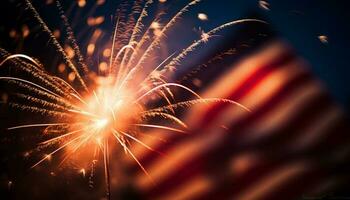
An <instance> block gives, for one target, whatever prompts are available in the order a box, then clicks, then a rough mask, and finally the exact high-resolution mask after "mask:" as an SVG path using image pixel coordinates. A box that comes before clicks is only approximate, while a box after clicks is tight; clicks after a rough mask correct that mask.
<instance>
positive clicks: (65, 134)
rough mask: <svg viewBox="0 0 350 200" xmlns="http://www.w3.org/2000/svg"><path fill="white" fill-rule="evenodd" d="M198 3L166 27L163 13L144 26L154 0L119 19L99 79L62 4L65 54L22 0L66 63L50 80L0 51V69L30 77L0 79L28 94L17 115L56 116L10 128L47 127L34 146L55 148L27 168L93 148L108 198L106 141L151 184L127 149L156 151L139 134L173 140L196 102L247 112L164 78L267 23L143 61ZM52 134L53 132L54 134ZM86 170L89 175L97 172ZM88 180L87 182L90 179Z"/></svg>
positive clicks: (33, 63) (30, 62) (93, 21)
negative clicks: (201, 52) (220, 41)
mask: <svg viewBox="0 0 350 200" xmlns="http://www.w3.org/2000/svg"><path fill="white" fill-rule="evenodd" d="M159 2H161V3H163V2H165V1H160V0H159ZM199 2H200V0H192V1H190V2H189V3H188V4H186V5H185V6H184V7H183V8H182V9H180V10H179V11H178V12H177V13H176V14H175V15H174V16H172V17H170V18H169V21H168V22H165V23H164V24H163V21H162V24H160V22H159V21H160V20H159V18H158V16H161V15H158V16H156V17H154V19H151V23H150V24H149V25H148V26H146V25H145V24H144V22H145V21H147V20H148V19H146V18H147V17H150V16H149V13H148V9H149V7H150V6H151V4H153V3H154V2H153V1H152V0H148V1H146V3H145V4H144V6H143V7H141V8H139V9H136V10H135V11H133V12H132V14H138V13H139V16H138V18H137V20H134V22H130V24H128V23H126V22H125V21H124V18H123V17H122V16H117V18H116V23H115V29H114V31H113V35H112V41H111V46H110V47H107V48H105V49H104V50H103V52H102V55H103V57H105V58H104V59H108V60H109V62H106V61H105V60H104V61H102V62H100V63H99V66H98V69H99V72H102V73H103V76H102V75H99V76H98V77H93V78H91V77H90V76H87V75H88V74H89V73H90V72H91V71H90V69H89V68H88V67H87V64H86V63H85V62H84V59H83V56H82V54H81V51H80V49H79V45H78V44H77V42H76V39H75V37H74V34H73V31H72V28H71V26H70V25H69V23H68V22H69V21H68V19H67V17H66V16H65V14H64V12H63V9H62V6H61V4H60V2H59V1H58V0H56V6H57V8H58V10H59V14H60V17H61V19H62V21H63V25H64V28H65V29H66V33H67V35H68V41H69V42H68V43H69V44H67V45H66V46H64V48H63V47H62V46H61V44H60V43H59V42H58V40H57V39H56V38H57V37H59V35H60V32H56V31H55V32H54V33H52V32H51V31H50V30H49V28H48V26H47V25H46V23H45V22H44V21H43V20H42V18H41V17H40V15H39V13H38V12H37V10H36V9H35V7H34V6H33V5H32V3H31V2H30V1H29V0H26V1H25V4H26V6H27V7H28V8H29V9H28V11H29V12H30V13H31V14H32V16H33V18H34V19H35V20H36V22H37V23H38V24H39V26H40V28H41V30H42V31H43V32H45V33H46V34H48V36H49V37H50V44H51V45H53V47H54V48H55V49H56V52H57V53H58V55H59V56H60V57H61V58H62V60H63V63H61V64H60V65H58V66H57V69H58V72H59V73H63V72H64V74H65V77H66V78H65V80H63V79H61V78H59V77H58V76H55V75H50V74H49V73H48V72H47V71H46V70H45V68H44V67H43V65H42V64H41V63H40V62H39V61H37V60H36V59H34V58H32V57H30V56H27V55H24V54H14V55H8V53H7V52H6V51H4V50H2V49H0V50H1V57H0V58H1V59H3V60H2V61H1V62H0V67H6V66H12V65H14V66H17V67H18V69H20V70H22V71H24V72H27V74H28V76H29V78H27V79H24V78H18V77H15V76H3V77H0V81H6V82H8V83H9V84H10V83H11V84H14V85H15V86H17V87H18V88H21V89H22V90H26V91H27V92H26V93H20V92H21V91H22V90H19V91H18V92H19V93H17V94H16V96H17V97H18V98H21V99H25V102H23V101H22V102H12V101H10V102H9V103H10V105H12V107H13V108H15V109H19V110H24V111H30V112H32V113H40V114H42V115H44V116H54V119H52V122H50V123H42V122H41V123H40V122H38V123H33V124H24V125H18V126H13V127H9V128H8V130H10V131H13V130H16V129H22V128H35V127H37V128H44V129H45V133H49V134H48V135H50V136H51V135H52V137H50V138H49V139H45V140H44V141H42V142H40V143H39V144H38V148H39V149H44V150H45V147H48V146H50V147H52V146H54V147H55V148H54V150H52V148H49V149H46V150H47V151H48V152H46V154H45V155H44V157H43V158H42V159H40V160H39V161H37V162H35V164H34V165H32V168H35V167H36V166H38V165H39V164H41V163H42V162H44V161H45V160H47V161H50V160H51V159H52V157H53V156H54V155H55V154H57V153H58V152H60V151H65V152H64V153H65V157H64V159H63V160H62V163H63V162H64V161H65V160H66V159H69V158H70V159H75V160H76V161H79V159H86V158H79V156H77V155H79V152H85V151H84V149H96V150H95V152H94V153H93V155H91V157H92V159H91V160H92V163H93V166H94V165H95V163H96V157H97V156H98V154H97V153H96V152H101V153H102V155H103V163H104V171H105V180H106V196H107V198H108V199H110V198H111V191H110V181H109V179H110V175H109V174H110V172H109V171H110V166H109V162H110V157H111V156H112V154H111V149H110V148H111V147H113V146H111V144H113V143H111V141H112V139H115V140H113V141H115V143H118V144H119V145H120V147H121V148H122V149H124V151H125V153H126V154H128V155H130V156H131V157H132V158H133V159H134V161H135V162H136V163H137V165H138V166H139V167H140V169H141V170H142V171H143V172H144V173H145V174H146V175H147V176H148V177H149V178H150V179H152V178H151V177H150V176H149V174H148V173H147V170H146V168H145V167H143V165H142V163H141V162H140V161H139V160H138V158H137V157H136V156H135V155H134V153H133V152H132V150H131V149H130V144H131V143H132V142H136V143H138V144H141V145H142V146H143V147H144V148H146V149H148V150H152V151H155V152H157V151H156V150H155V149H153V148H152V147H151V146H148V145H147V144H145V143H144V142H143V141H141V140H140V139H138V138H137V135H138V134H142V135H148V134H147V130H148V129H162V130H165V131H170V132H175V133H178V134H187V130H188V128H189V127H188V125H187V124H186V123H185V122H183V121H182V120H181V119H180V118H179V117H178V116H177V115H176V112H175V110H176V109H178V108H189V107H191V106H193V105H195V104H208V103H219V102H221V103H222V102H223V103H229V104H231V105H234V106H238V107H240V108H242V109H244V110H245V111H249V109H248V108H246V107H244V106H243V105H241V104H239V103H238V102H235V101H232V100H228V99H215V98H212V99H205V98H202V97H201V96H200V95H199V94H197V93H196V92H195V91H193V90H192V89H191V88H189V87H187V86H185V85H182V84H180V83H177V82H168V81H167V80H169V79H168V78H169V77H170V76H171V75H172V74H170V75H169V73H168V72H169V71H170V72H173V71H174V70H175V69H176V68H177V67H180V66H181V61H182V60H183V59H184V58H185V57H186V56H188V55H189V53H190V52H192V51H195V50H196V49H197V48H198V47H199V46H200V45H202V44H205V43H207V42H208V41H209V40H210V39H211V37H212V36H215V35H214V34H216V33H217V32H219V31H221V30H223V29H225V28H227V27H230V26H233V25H236V24H239V23H245V22H258V23H265V22H263V21H261V20H257V19H242V20H236V21H231V22H227V23H225V24H223V25H220V26H218V27H216V28H214V29H212V30H210V31H208V32H204V31H202V33H201V36H200V38H199V39H198V40H196V41H194V43H192V44H190V45H189V46H188V47H186V48H184V49H183V50H182V51H178V52H177V51H176V52H174V53H172V54H171V55H169V56H167V57H166V59H164V60H162V61H161V62H160V63H159V64H158V63H157V64H153V63H148V62H147V58H148V57H151V56H154V53H155V52H154V50H155V49H157V48H158V47H159V46H160V45H161V41H163V40H164V39H166V38H167V37H166V34H167V33H168V31H169V30H170V29H171V28H172V27H174V25H175V24H177V23H178V21H180V20H181V19H182V16H183V15H184V13H186V12H190V10H191V9H192V7H194V6H195V5H197V4H198V3H199ZM104 3H105V1H104V0H102V1H101V0H99V1H97V5H102V4H104ZM138 3H139V2H138V1H135V4H134V6H135V8H138V7H139V6H138ZM77 5H78V6H79V7H84V6H85V5H86V1H85V0H78V1H77ZM132 14H131V15H132ZM198 18H199V19H200V20H204V21H205V20H208V16H207V15H206V14H204V13H199V14H198ZM104 20H105V19H104V17H103V16H99V17H89V18H88V20H87V23H88V25H90V26H95V25H98V24H101V23H103V22H104ZM130 25H132V26H130ZM125 30H127V31H125ZM153 30H157V32H156V33H157V34H154V35H152V31H153ZM28 34H29V33H28ZM101 35H102V31H101V30H100V29H96V30H95V32H94V33H93V35H92V37H91V39H90V41H89V44H88V45H87V49H86V54H87V55H88V56H91V55H93V54H94V52H95V49H97V47H96V45H97V43H96V41H97V40H98V38H99V37H100V36H101ZM125 38H126V39H125ZM123 39H125V41H124V40H123ZM96 51H97V50H96ZM72 60H76V61H77V62H73V61H72ZM74 63H77V64H74ZM10 64H11V65H10ZM61 75H62V74H61ZM194 81H195V82H197V85H200V83H199V81H198V80H197V81H196V80H194ZM76 83H78V85H76ZM145 88H147V90H146V89H145ZM174 89H181V90H183V91H186V92H187V93H189V94H191V95H192V98H191V99H190V100H185V101H176V98H175V97H176V95H175V94H174V93H175V90H174ZM154 97H156V98H161V99H163V100H165V102H166V103H167V104H166V105H161V106H159V107H157V108H152V107H149V105H148V102H150V101H151V100H152V99H153V98H154ZM56 117H57V118H56ZM58 117H59V119H58ZM159 118H160V120H162V122H164V123H161V125H160V124H157V123H150V119H157V120H158V119H159ZM153 121H154V120H153ZM51 132H52V133H54V132H55V135H53V134H51ZM56 133H58V134H56ZM148 136H149V135H148ZM86 152H89V151H86ZM75 155H76V156H75ZM28 156H29V154H28ZM74 156H75V157H74ZM72 157H74V158H72ZM91 171H92V174H93V173H94V172H93V171H94V169H92V170H91ZM79 173H81V174H82V175H83V177H85V173H86V171H85V168H81V169H80V170H79ZM89 180H90V181H91V177H90V178H89Z"/></svg>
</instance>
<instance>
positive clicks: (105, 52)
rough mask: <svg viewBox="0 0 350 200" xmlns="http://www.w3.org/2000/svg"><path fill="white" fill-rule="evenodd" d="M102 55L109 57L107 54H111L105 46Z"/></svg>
mask: <svg viewBox="0 0 350 200" xmlns="http://www.w3.org/2000/svg"><path fill="white" fill-rule="evenodd" d="M102 54H103V56H104V57H106V58H109V56H111V49H109V48H107V49H105V50H103V53H102Z"/></svg>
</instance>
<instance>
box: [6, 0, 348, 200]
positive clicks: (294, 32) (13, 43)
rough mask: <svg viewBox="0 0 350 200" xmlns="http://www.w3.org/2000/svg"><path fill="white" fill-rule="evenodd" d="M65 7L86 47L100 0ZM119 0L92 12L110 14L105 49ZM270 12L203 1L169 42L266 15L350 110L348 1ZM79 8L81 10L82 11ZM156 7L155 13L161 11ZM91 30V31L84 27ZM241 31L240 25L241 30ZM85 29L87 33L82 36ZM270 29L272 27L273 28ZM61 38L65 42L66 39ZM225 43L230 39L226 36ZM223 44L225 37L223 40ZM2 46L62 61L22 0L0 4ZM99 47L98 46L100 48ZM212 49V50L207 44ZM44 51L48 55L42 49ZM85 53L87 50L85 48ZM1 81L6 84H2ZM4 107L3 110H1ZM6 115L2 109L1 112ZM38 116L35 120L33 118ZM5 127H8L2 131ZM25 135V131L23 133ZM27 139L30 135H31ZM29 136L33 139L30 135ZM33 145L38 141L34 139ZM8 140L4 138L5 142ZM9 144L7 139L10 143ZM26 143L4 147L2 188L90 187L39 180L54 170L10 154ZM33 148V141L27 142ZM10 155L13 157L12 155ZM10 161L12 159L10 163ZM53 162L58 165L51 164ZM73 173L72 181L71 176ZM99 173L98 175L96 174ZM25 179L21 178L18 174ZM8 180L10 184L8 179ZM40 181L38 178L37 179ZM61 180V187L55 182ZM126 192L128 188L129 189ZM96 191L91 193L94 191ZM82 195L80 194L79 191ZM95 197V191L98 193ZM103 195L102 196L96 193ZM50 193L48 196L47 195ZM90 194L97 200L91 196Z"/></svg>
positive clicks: (283, 4) (243, 2)
mask: <svg viewBox="0 0 350 200" xmlns="http://www.w3.org/2000/svg"><path fill="white" fill-rule="evenodd" d="M44 2H45V1H44V0H34V1H33V4H34V6H35V7H36V8H37V9H38V11H39V13H40V14H41V15H42V17H43V19H44V20H45V21H46V22H47V24H48V25H49V27H50V29H52V30H54V29H60V27H61V25H60V19H59V17H58V12H57V10H56V9H55V6H54V5H46V4H45V3H44ZM61 2H62V5H63V7H64V10H65V11H68V17H69V19H70V20H72V22H73V23H72V24H73V29H74V32H75V33H78V35H80V36H79V37H78V43H79V45H80V47H81V48H82V49H86V45H87V43H88V41H89V38H90V37H91V35H92V33H93V31H94V30H95V28H96V27H87V25H86V18H84V17H86V16H88V15H89V10H90V9H91V7H92V6H93V5H94V2H95V1H89V0H88V1H87V5H86V6H85V7H84V8H77V6H76V3H75V2H73V1H71V0H62V1H61ZM183 2H185V1H181V0H179V1H176V0H173V1H171V0H168V2H167V4H174V7H172V9H171V11H170V13H171V12H173V11H176V10H178V9H179V8H181V7H182V5H183V4H184V3H183ZM186 2H187V1H186ZM119 3H120V1H119V0H115V1H112V0H106V3H105V4H104V5H103V6H100V7H98V8H97V9H96V10H95V12H94V13H92V15H93V16H100V15H104V16H105V21H104V23H102V24H101V25H99V26H98V28H101V29H102V30H103V36H102V39H101V41H100V43H99V45H100V46H101V49H102V48H103V47H105V46H107V45H109V43H108V42H109V39H110V37H111V34H112V31H113V24H114V22H115V20H114V18H113V17H112V16H114V14H115V10H116V9H117V7H118V5H119ZM268 3H269V10H265V9H262V8H261V7H259V2H258V1H257V0H232V1H231V0H203V2H202V3H200V4H198V5H197V6H195V7H193V9H191V12H189V13H187V14H186V15H185V17H184V18H185V19H186V20H183V21H186V22H181V27H177V28H180V29H181V31H182V32H183V33H188V34H184V35H185V36H184V37H183V38H176V40H172V41H171V42H170V43H169V52H172V50H173V49H177V47H179V46H184V45H186V44H187V43H189V42H191V41H193V40H194V39H197V38H198V37H199V34H198V29H199V27H201V29H203V30H205V31H208V30H210V29H212V28H213V27H216V26H218V25H220V24H222V23H224V22H228V21H231V20H234V19H240V18H245V17H250V16H259V18H263V19H265V20H266V21H267V22H268V23H269V24H270V26H269V28H270V29H272V32H273V34H277V35H278V36H280V37H281V38H283V39H285V40H286V41H288V42H289V43H290V44H291V46H292V47H293V48H294V49H295V51H296V53H297V54H298V55H300V56H302V57H303V58H304V59H305V60H307V61H308V62H309V64H310V68H311V70H312V71H313V73H314V74H315V75H316V77H317V78H319V79H320V80H321V81H322V82H323V83H324V86H325V87H326V88H327V89H328V92H329V93H330V94H331V95H332V97H333V98H334V99H335V101H336V102H337V103H339V105H340V106H342V107H343V108H344V111H345V112H347V111H349V109H350V99H349V97H350V87H349V86H348V85H349V78H348V75H349V72H350V69H349V67H348V58H349V56H350V51H349V50H350V49H349V39H348V37H349V35H350V28H349V25H348V24H349V19H350V14H349V11H348V9H349V3H348V1H346V0H341V1H334V0H321V1H318V0H309V1H307V0H305V1H304V0H297V1H295V0H285V1H280V0H270V1H268ZM79 9H80V11H78V10H79ZM156 10H157V9H154V10H153V12H156ZM198 13H206V14H207V15H208V18H209V20H208V21H200V20H198V19H197V14H198ZM23 24H27V25H28V26H29V28H30V31H31V33H30V35H29V36H28V37H27V38H25V39H23V38H16V39H13V38H10V37H9V32H10V31H11V30H13V29H14V30H17V31H19V32H20V31H21V28H22V26H23ZM85 29H87V31H84V30H85ZM238 29H239V28H238ZM81 32H83V33H82V34H79V33H81ZM269 32H271V30H269ZM319 35H326V36H327V37H328V43H322V42H321V41H320V40H319V38H318V36H319ZM62 38H64V37H61V40H63V39H62ZM225 39H226V41H227V40H229V38H226V37H225ZM221 42H222V41H221ZM0 47H2V48H4V49H6V50H8V51H9V52H11V53H24V54H28V55H31V56H34V57H36V58H38V59H39V60H41V61H42V62H43V63H49V67H48V70H49V71H51V72H52V73H55V70H56V65H57V64H58V63H59V59H58V58H57V56H56V54H55V53H54V50H53V49H52V48H51V47H50V45H48V44H47V38H45V37H44V36H42V33H40V31H39V29H38V27H37V26H36V25H35V22H33V20H32V18H31V16H30V15H28V14H27V13H26V12H24V8H23V4H22V3H21V1H20V0H19V1H14V0H13V1H11V0H7V1H2V2H1V6H0ZM97 48H98V47H97ZM208 49H209V50H210V49H211V48H208ZM43 51H45V54H42V52H43ZM83 52H85V51H83ZM87 61H88V63H89V66H92V68H94V67H95V66H96V63H98V61H99V59H96V58H88V59H87ZM1 84H2V83H1ZM3 111H4V110H3V109H2V110H1V112H3ZM1 114H2V113H1ZM23 120H25V119H22V118H21V117H20V115H18V114H15V115H14V116H11V117H10V116H4V115H1V123H2V124H1V126H0V127H1V128H5V127H6V126H9V125H15V124H16V121H21V122H23ZM31 120H33V119H31ZM1 130H3V129H1ZM22 134H23V133H22ZM27 139H28V138H27ZM29 139H30V138H29ZM31 141H32V142H33V143H35V142H36V141H35V140H34V141H33V140H31ZM2 142H4V141H2ZM5 142H6V141H5ZM22 143H23V141H14V142H13V141H12V142H11V144H13V145H14V148H13V149H11V150H5V149H4V148H1V150H2V154H3V155H5V154H6V156H3V155H2V162H6V164H7V166H12V167H11V169H9V168H6V167H3V168H1V171H2V172H7V173H8V174H10V175H8V174H7V175H4V173H2V174H1V177H0V178H1V181H2V182H1V188H2V189H3V188H6V187H7V182H6V181H7V180H12V179H18V178H19V177H22V176H27V178H26V180H28V179H29V180H30V179H33V182H27V183H26V184H29V185H25V184H21V187H22V188H20V189H19V191H25V190H26V189H25V188H26V187H30V188H37V190H38V191H36V190H32V191H31V192H32V193H33V194H35V193H36V192H41V191H40V188H38V187H34V186H32V185H31V184H33V183H34V184H37V185H38V186H40V185H46V186H47V187H48V191H55V192H56V193H57V194H59V193H61V195H64V196H65V195H68V194H69V193H74V192H75V191H76V190H74V189H73V187H72V188H70V187H65V188H70V189H62V191H61V190H59V189H57V188H56V189H55V187H57V186H58V185H61V184H63V185H65V184H68V185H74V186H75V185H80V186H81V187H82V188H86V187H88V186H87V182H86V180H85V179H82V178H81V177H80V176H78V175H75V176H74V175H72V174H70V172H60V174H61V175H62V176H63V177H65V178H61V179H58V181H57V180H56V181H51V179H53V176H48V177H49V178H47V179H44V180H36V178H37V177H41V176H45V177H46V175H45V174H49V173H50V168H48V169H45V168H44V167H43V168H41V170H42V171H40V172H39V171H34V172H31V173H29V172H28V170H27V169H28V167H29V166H30V162H28V161H26V160H24V164H23V163H22V161H18V159H17V158H16V156H8V155H7V153H8V152H11V153H12V154H13V155H15V154H16V153H20V152H22V151H23V150H24V149H26V148H28V147H26V146H21V147H19V145H18V144H22ZM28 146H30V144H28ZM12 154H11V155H12ZM8 160H10V161H11V162H8ZM52 166H54V164H52ZM67 177H72V178H71V179H68V180H67V179H66V178H67ZM97 177H98V176H97ZM19 179H20V178H19ZM3 180H5V182H3ZM36 181H38V182H36ZM95 181H96V183H98V182H103V180H95ZM56 184H57V185H56ZM96 190H97V191H99V192H100V194H101V193H102V194H103V187H102V188H97V189H96ZM125 191H127V190H125ZM89 194H91V193H89ZM76 195H77V196H79V195H78V194H76ZM95 195H96V194H95ZM50 196H52V194H47V196H46V197H50ZM97 196H99V195H97ZM44 197H45V195H44ZM90 198H93V197H91V196H90Z"/></svg>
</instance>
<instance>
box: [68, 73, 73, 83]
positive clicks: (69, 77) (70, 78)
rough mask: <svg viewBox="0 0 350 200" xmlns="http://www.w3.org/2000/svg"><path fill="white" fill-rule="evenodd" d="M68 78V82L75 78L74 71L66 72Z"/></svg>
mask: <svg viewBox="0 0 350 200" xmlns="http://www.w3.org/2000/svg"><path fill="white" fill-rule="evenodd" d="M68 80H69V81H70V82H73V81H74V80H75V73H74V72H71V73H69V74H68Z"/></svg>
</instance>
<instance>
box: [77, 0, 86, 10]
mask: <svg viewBox="0 0 350 200" xmlns="http://www.w3.org/2000/svg"><path fill="white" fill-rule="evenodd" d="M77 3H78V6H79V7H81V8H82V7H84V6H85V5H86V1H85V0H77Z"/></svg>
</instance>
